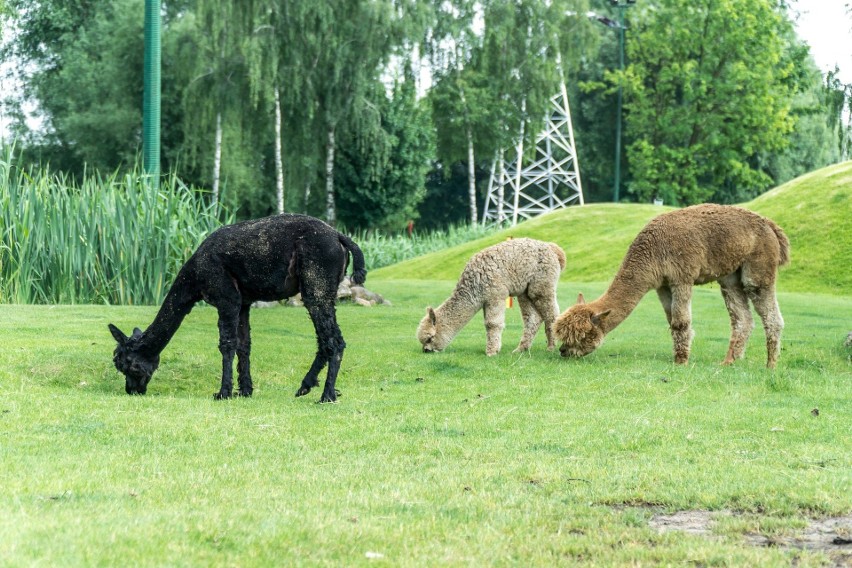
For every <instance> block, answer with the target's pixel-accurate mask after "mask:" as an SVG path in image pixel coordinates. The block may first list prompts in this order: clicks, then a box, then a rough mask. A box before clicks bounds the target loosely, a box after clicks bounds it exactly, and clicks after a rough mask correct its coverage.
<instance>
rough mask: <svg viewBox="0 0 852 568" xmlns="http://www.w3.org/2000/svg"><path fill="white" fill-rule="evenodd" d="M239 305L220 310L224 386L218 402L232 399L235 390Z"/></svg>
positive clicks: (217, 394) (215, 396)
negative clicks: (235, 355) (235, 356)
mask: <svg viewBox="0 0 852 568" xmlns="http://www.w3.org/2000/svg"><path fill="white" fill-rule="evenodd" d="M238 325H239V304H237V305H236V306H234V305H228V306H225V307H221V308H219V352H220V353H221V354H222V386H221V388H220V389H219V392H218V393H216V394H215V395H213V398H215V399H216V400H221V399H223V398H231V395H232V393H233V390H234V354H235V353H236V350H237V329H238Z"/></svg>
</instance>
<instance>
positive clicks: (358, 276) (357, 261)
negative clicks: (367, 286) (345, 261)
mask: <svg viewBox="0 0 852 568" xmlns="http://www.w3.org/2000/svg"><path fill="white" fill-rule="evenodd" d="M338 238H339V239H340V244H341V245H343V248H345V249H346V250H348V251H349V253H350V254H351V255H352V282H353V283H354V284H363V283H364V281H365V280H366V279H367V269H366V268H365V267H364V253H363V252H361V248H360V247H359V246H358V245H356V244H355V241H353V240H352V239H350V238H349V237H347V236H346V235H344V234H339V236H338Z"/></svg>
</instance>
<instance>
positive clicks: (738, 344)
mask: <svg viewBox="0 0 852 568" xmlns="http://www.w3.org/2000/svg"><path fill="white" fill-rule="evenodd" d="M719 284H720V285H721V287H722V298H724V300H725V307H726V308H728V314H729V315H730V316H731V342H730V344H729V345H728V353H727V355H725V360H724V361H722V364H723V365H730V364H731V363H733V362H734V361H735V360H736V359H742V358H743V355H745V348H746V344H748V338H749V336H750V335H751V330H752V329H754V319H753V318H752V317H751V310H750V309H749V307H748V297H747V296H746V293H745V290H744V289H743V285H742V282H741V281H740V274H739V271H738V272H735V273H733V274H729V275H728V276H725V277H724V278H721V279H720V280H719Z"/></svg>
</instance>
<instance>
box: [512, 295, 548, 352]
mask: <svg viewBox="0 0 852 568" xmlns="http://www.w3.org/2000/svg"><path fill="white" fill-rule="evenodd" d="M518 306H519V307H520V308H521V318H522V319H523V320H524V333H523V335H522V336H521V342H520V343H519V344H518V347H517V348H516V349H515V350H514V351H513V353H520V352H522V351H526V350H528V349H529V348H530V346H531V345H532V342H533V339H534V338H535V334H536V333H538V328H539V327H541V323H542V319H541V316H540V315H539V313H538V311H537V310H536V309H535V306H534V305H533V303H532V300H530V299H529V298H528V297H527V295H526V294H520V295H519V296H518Z"/></svg>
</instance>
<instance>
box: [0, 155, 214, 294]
mask: <svg viewBox="0 0 852 568" xmlns="http://www.w3.org/2000/svg"><path fill="white" fill-rule="evenodd" d="M221 220H224V221H226V222H227V221H229V220H230V216H229V215H227V214H225V213H224V212H223V211H222V210H221V208H220V207H219V206H217V205H214V204H210V203H209V200H208V199H207V198H206V196H205V195H204V194H203V193H202V192H201V191H199V190H197V189H194V188H190V187H187V186H186V185H185V184H184V183H182V182H181V181H180V180H179V179H178V178H176V177H175V176H168V177H165V178H164V179H163V181H162V183H161V186H160V188H159V190H153V189H152V188H151V187H150V185H149V184H148V183H147V180H146V177H145V176H144V175H143V174H142V173H141V172H139V171H138V170H134V171H132V172H130V173H127V174H124V175H119V174H112V175H109V176H103V175H100V174H97V173H95V174H90V175H88V176H86V177H85V178H84V179H83V180H82V182H80V183H73V182H71V181H70V180H69V179H68V178H67V177H65V176H63V175H62V174H54V173H51V172H50V171H49V170H48V169H43V170H24V169H22V168H20V167H18V166H17V165H16V164H15V161H14V158H13V148H11V147H7V148H5V149H3V151H2V154H0V303H21V304H80V303H108V304H152V303H158V302H159V301H161V300H162V298H163V296H164V295H165V292H166V290H168V286H169V284H170V283H171V281H172V279H173V278H174V277H175V275H176V274H177V271H178V270H179V269H180V266H181V265H182V264H183V262H184V261H185V260H186V259H187V258H188V257H189V255H190V254H192V251H193V250H195V248H196V247H197V246H198V244H199V243H200V242H201V240H202V239H203V238H204V237H205V236H206V235H207V234H209V233H210V232H211V231H212V230H214V229H215V228H217V227H219V226H220V224H221Z"/></svg>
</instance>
